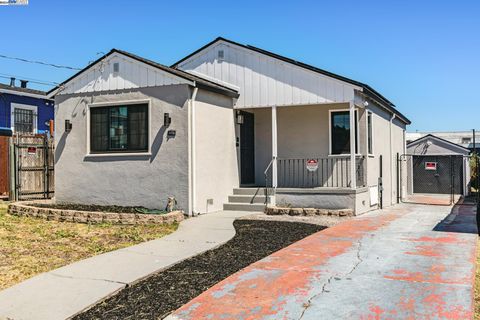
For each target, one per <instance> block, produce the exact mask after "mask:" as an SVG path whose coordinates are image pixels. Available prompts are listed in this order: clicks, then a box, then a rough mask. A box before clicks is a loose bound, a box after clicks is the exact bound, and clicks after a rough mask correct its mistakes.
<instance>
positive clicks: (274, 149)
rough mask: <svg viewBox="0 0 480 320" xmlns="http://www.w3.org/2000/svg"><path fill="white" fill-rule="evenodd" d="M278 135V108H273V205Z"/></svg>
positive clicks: (273, 200)
mask: <svg viewBox="0 0 480 320" xmlns="http://www.w3.org/2000/svg"><path fill="white" fill-rule="evenodd" d="M277 138H278V133H277V106H276V105H274V106H272V160H273V162H272V188H273V190H274V191H273V195H272V201H271V204H272V205H276V199H275V194H276V192H275V191H276V190H277V186H278V181H277V179H278V169H277V157H278V141H277Z"/></svg>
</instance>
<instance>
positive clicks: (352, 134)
mask: <svg viewBox="0 0 480 320" xmlns="http://www.w3.org/2000/svg"><path fill="white" fill-rule="evenodd" d="M349 111H350V180H351V184H350V186H351V188H352V189H356V188H357V171H356V167H357V166H356V163H355V159H356V157H355V126H356V123H355V104H354V103H353V101H350V108H349Z"/></svg>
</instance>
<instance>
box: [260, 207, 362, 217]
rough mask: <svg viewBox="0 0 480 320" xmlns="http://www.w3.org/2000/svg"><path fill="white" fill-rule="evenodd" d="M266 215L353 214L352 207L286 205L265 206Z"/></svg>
mask: <svg viewBox="0 0 480 320" xmlns="http://www.w3.org/2000/svg"><path fill="white" fill-rule="evenodd" d="M265 213H266V214H267V215H283V214H288V215H290V216H339V217H347V216H348V217H351V216H353V215H354V214H353V210H352V209H315V208H286V207H267V208H266V209H265Z"/></svg>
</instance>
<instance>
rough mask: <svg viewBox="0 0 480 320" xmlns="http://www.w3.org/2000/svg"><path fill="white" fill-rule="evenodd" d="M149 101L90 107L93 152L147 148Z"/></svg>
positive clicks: (132, 150)
mask: <svg viewBox="0 0 480 320" xmlns="http://www.w3.org/2000/svg"><path fill="white" fill-rule="evenodd" d="M148 116H149V115H148V104H132V105H119V106H106V107H93V108H90V153H122V152H123V153H129V152H147V151H148V143H149V141H148Z"/></svg>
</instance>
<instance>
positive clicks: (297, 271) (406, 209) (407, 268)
mask: <svg viewBox="0 0 480 320" xmlns="http://www.w3.org/2000/svg"><path fill="white" fill-rule="evenodd" d="M476 232H477V230H476V223H475V208H474V206H472V205H458V206H456V207H455V208H453V209H452V207H450V206H438V205H418V204H400V205H397V206H395V207H392V208H388V209H385V210H382V211H376V212H373V213H368V214H366V215H363V216H361V217H358V218H355V219H352V220H349V221H346V222H344V223H341V224H339V225H336V226H334V227H332V228H329V229H326V230H323V231H321V232H318V233H316V234H314V235H312V236H309V237H307V238H305V239H304V240H301V241H299V242H297V243H295V244H293V245H291V246H289V247H287V248H285V249H283V250H280V251H278V252H276V253H274V254H272V255H271V256H269V257H267V258H265V259H263V260H261V261H259V262H257V263H254V264H252V265H250V266H249V267H247V268H246V269H244V270H242V271H240V272H238V273H236V274H234V275H232V276H231V277H229V278H227V279H226V280H224V281H222V282H220V283H218V284H217V285H215V286H214V287H212V288H211V289H210V290H208V291H206V292H204V293H203V294H202V295H200V296H198V297H197V298H195V299H194V300H192V301H191V302H189V303H188V304H186V305H185V306H183V307H182V308H180V309H179V310H177V311H176V312H175V313H174V314H172V315H171V316H170V317H169V319H470V318H472V316H473V310H474V309H473V284H474V277H475V256H476V244H477V237H478V236H477V234H476Z"/></svg>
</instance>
